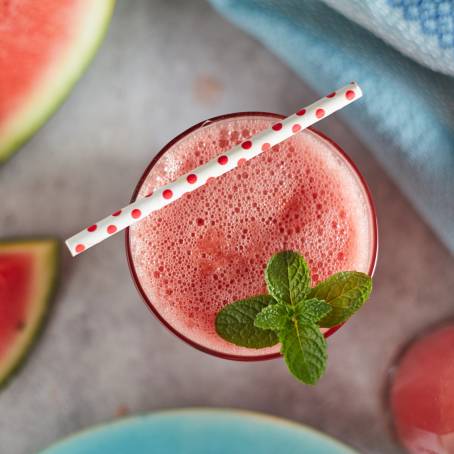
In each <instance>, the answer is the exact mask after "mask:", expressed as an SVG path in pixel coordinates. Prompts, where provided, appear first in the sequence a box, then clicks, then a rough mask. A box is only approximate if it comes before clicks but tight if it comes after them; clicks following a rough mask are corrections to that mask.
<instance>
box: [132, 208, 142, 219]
mask: <svg viewBox="0 0 454 454" xmlns="http://www.w3.org/2000/svg"><path fill="white" fill-rule="evenodd" d="M131 216H132V217H133V218H134V219H139V218H140V216H142V212H141V211H140V210H139V209H138V208H134V210H132V211H131Z"/></svg>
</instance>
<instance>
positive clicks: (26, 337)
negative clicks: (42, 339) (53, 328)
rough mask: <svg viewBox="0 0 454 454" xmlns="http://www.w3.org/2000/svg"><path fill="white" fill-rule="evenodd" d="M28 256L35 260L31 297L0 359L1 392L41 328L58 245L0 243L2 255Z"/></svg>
mask: <svg viewBox="0 0 454 454" xmlns="http://www.w3.org/2000/svg"><path fill="white" fill-rule="evenodd" d="M9 251H11V252H14V253H17V252H19V253H20V252H23V253H25V254H32V255H33V256H34V258H35V260H36V266H37V269H36V270H37V275H36V279H35V281H36V282H35V288H34V289H33V290H34V291H33V292H32V293H31V296H30V301H29V307H30V308H31V311H30V312H29V313H28V318H27V325H26V326H25V328H24V329H23V330H22V331H20V332H19V333H18V335H17V338H16V340H15V345H14V347H13V348H12V349H10V350H9V351H8V354H7V357H6V358H0V389H2V388H4V387H5V386H6V385H7V384H8V383H9V382H10V380H11V378H12V377H13V376H15V374H16V373H17V372H18V371H19V369H20V368H21V366H22V365H23V364H24V362H25V360H26V358H27V356H28V354H29V353H30V351H31V350H32V347H33V346H34V345H35V343H36V340H37V339H38V337H39V334H40V333H41V331H42V328H43V326H44V325H45V320H46V318H47V315H48V313H49V307H50V303H51V301H52V298H53V296H54V294H55V290H56V287H57V281H58V270H59V255H60V245H59V242H58V240H56V239H53V238H33V239H14V240H7V241H0V254H1V253H3V252H9Z"/></svg>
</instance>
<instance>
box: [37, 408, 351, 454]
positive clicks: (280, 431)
mask: <svg viewBox="0 0 454 454" xmlns="http://www.w3.org/2000/svg"><path fill="white" fill-rule="evenodd" d="M279 452H280V453H282V454H284V453H285V454H297V453H298V454H357V453H356V451H353V450H352V449H351V448H349V447H348V446H345V445H343V444H341V443H339V442H338V441H336V440H334V439H333V438H330V437H328V436H326V435H323V434H322V433H320V432H317V431H315V430H313V429H310V428H308V427H305V426H301V425H299V424H296V423H293V422H290V421H286V420H285V419H279V418H275V417H271V416H266V415H261V414H258V413H250V412H245V411H236V410H215V409H187V410H170V411H163V412H158V413H152V414H150V415H147V416H139V417H134V418H127V419H124V420H121V421H119V422H115V423H112V424H108V425H105V426H100V427H95V428H94V429H90V430H87V431H85V432H81V433H79V434H77V435H74V436H72V437H69V438H67V439H65V440H63V441H61V442H59V443H57V444H56V445H54V446H53V447H51V448H48V449H46V450H45V451H42V452H41V454H106V453H108V454H129V453H131V454H154V453H159V454H167V453H168V454H250V453H260V454H264V453H265V454H268V453H270V454H271V453H273V454H275V453H279Z"/></svg>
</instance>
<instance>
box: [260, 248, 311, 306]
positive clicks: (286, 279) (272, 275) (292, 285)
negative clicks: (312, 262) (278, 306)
mask: <svg viewBox="0 0 454 454" xmlns="http://www.w3.org/2000/svg"><path fill="white" fill-rule="evenodd" d="M265 281H266V286H267V288H268V292H269V293H270V295H272V296H273V297H274V298H275V299H276V300H277V301H279V302H282V303H286V304H289V305H291V306H294V305H295V304H297V303H299V302H300V301H303V300H304V298H305V296H306V294H307V292H308V291H309V289H310V288H309V286H310V283H311V275H310V271H309V267H308V266H307V263H306V261H305V260H304V259H303V257H301V255H299V254H298V253H297V252H292V251H284V252H280V253H279V254H276V255H273V257H271V259H270V261H269V262H268V265H267V267H266V270H265Z"/></svg>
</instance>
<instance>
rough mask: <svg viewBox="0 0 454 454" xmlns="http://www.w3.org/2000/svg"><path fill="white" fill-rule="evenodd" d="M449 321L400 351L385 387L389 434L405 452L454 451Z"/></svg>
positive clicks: (453, 330)
mask: <svg viewBox="0 0 454 454" xmlns="http://www.w3.org/2000/svg"><path fill="white" fill-rule="evenodd" d="M453 346H454V322H453V321H451V322H449V323H447V324H443V325H442V326H438V327H437V328H436V329H435V330H433V329H431V330H430V332H428V333H425V334H424V335H422V336H419V337H418V338H417V339H416V340H414V341H413V342H412V343H411V344H410V345H409V346H408V347H407V348H405V349H404V351H403V353H401V355H400V357H399V360H398V362H397V365H396V367H395V368H394V371H393V374H392V379H391V384H390V387H389V402H390V407H391V412H392V417H393V422H394V428H395V434H396V435H397V438H398V439H399V441H400V442H401V443H402V445H403V446H405V448H406V449H407V450H408V452H410V453H415V454H416V453H443V454H450V453H454V349H453Z"/></svg>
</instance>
